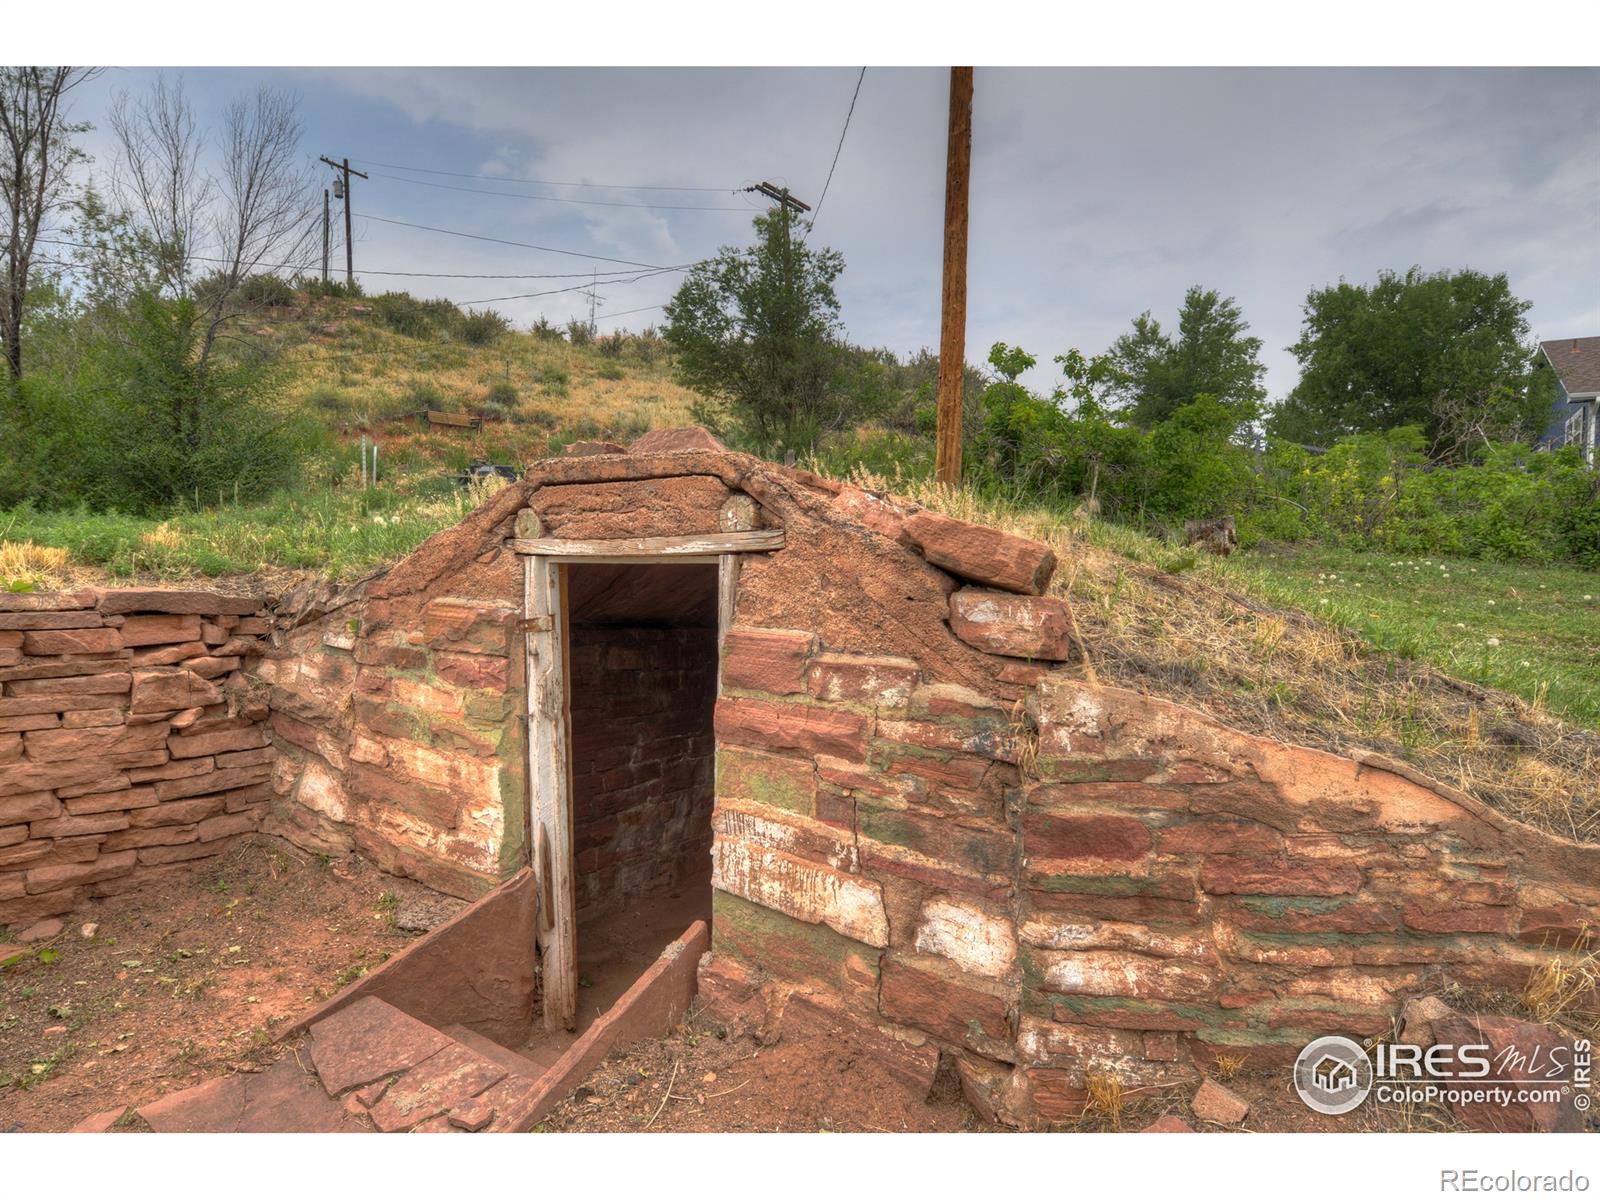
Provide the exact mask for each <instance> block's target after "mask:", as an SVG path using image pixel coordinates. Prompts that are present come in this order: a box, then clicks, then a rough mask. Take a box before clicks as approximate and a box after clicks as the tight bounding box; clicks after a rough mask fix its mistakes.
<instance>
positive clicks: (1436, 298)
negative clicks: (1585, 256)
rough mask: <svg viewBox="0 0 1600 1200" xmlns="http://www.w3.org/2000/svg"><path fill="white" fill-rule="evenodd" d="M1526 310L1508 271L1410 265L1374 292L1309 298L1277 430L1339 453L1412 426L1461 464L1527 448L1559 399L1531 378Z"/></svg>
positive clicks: (1273, 423) (1340, 291)
mask: <svg viewBox="0 0 1600 1200" xmlns="http://www.w3.org/2000/svg"><path fill="white" fill-rule="evenodd" d="M1528 307H1529V304H1528V302H1527V301H1525V300H1519V299H1518V298H1517V297H1516V296H1514V295H1513V294H1512V292H1511V287H1510V284H1509V283H1508V282H1507V280H1506V277H1505V275H1504V274H1499V275H1485V274H1483V273H1482V272H1479V271H1472V270H1461V271H1453V272H1452V271H1441V272H1438V273H1437V274H1431V275H1430V274H1427V273H1425V272H1423V271H1422V270H1421V268H1419V267H1412V268H1411V269H1410V270H1409V271H1407V272H1406V273H1405V274H1404V275H1400V274H1396V273H1395V272H1393V271H1384V272H1382V273H1380V274H1379V276H1378V280H1377V282H1376V283H1374V284H1371V285H1365V284H1354V283H1347V282H1344V281H1342V280H1341V281H1340V282H1339V283H1337V284H1334V285H1333V286H1331V287H1325V288H1316V289H1313V290H1312V291H1311V293H1310V294H1309V295H1307V297H1306V302H1305V308H1304V312H1305V316H1304V318H1303V322H1302V325H1301V330H1300V339H1299V340H1298V341H1297V342H1296V343H1295V344H1294V345H1293V346H1291V347H1289V349H1290V351H1291V352H1292V353H1293V354H1294V356H1295V358H1296V359H1298V360H1299V363H1300V382H1299V383H1298V384H1296V385H1295V388H1294V391H1292V392H1291V393H1290V394H1289V396H1288V397H1287V398H1286V399H1285V400H1284V402H1283V403H1282V404H1280V405H1279V406H1278V407H1277V409H1276V410H1275V411H1274V412H1273V414H1272V416H1271V418H1270V420H1269V423H1268V424H1269V428H1270V429H1271V430H1272V432H1274V433H1276V434H1278V435H1279V436H1281V437H1285V438H1288V439H1291V440H1293V441H1298V442H1304V443H1313V444H1317V445H1323V446H1327V445H1331V444H1332V443H1333V442H1335V441H1336V440H1338V439H1339V438H1341V437H1344V436H1346V435H1349V434H1353V433H1365V432H1369V431H1377V430H1387V429H1397V428H1399V427H1401V426H1404V425H1415V426H1417V427H1418V428H1420V429H1421V430H1422V431H1423V435H1424V437H1425V438H1426V439H1427V445H1428V453H1429V456H1430V457H1432V458H1434V459H1447V460H1458V459H1460V458H1461V457H1462V456H1464V455H1465V454H1466V453H1467V452H1468V451H1470V450H1471V449H1472V448H1473V447H1481V446H1484V445H1487V444H1488V443H1490V442H1495V441H1528V440H1531V439H1532V438H1534V437H1536V436H1538V434H1539V433H1540V432H1541V431H1542V430H1543V427H1544V423H1545V420H1546V419H1547V417H1548V415H1549V412H1550V406H1551V402H1552V400H1553V396H1552V387H1553V385H1552V384H1551V381H1550V380H1549V379H1548V378H1546V376H1547V375H1548V373H1547V372H1535V371H1534V370H1533V355H1534V350H1535V346H1534V344H1533V342H1532V339H1531V338H1530V336H1529V332H1528V323H1527V321H1526V320H1525V319H1524V317H1523V314H1524V313H1526V312H1527V310H1528Z"/></svg>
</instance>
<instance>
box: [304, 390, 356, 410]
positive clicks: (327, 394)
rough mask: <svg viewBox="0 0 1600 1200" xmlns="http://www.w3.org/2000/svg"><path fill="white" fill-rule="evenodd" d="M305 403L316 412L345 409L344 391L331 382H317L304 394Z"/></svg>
mask: <svg viewBox="0 0 1600 1200" xmlns="http://www.w3.org/2000/svg"><path fill="white" fill-rule="evenodd" d="M306 405H307V406H308V407H310V408H313V409H316V410H317V411H318V412H323V413H328V414H336V413H341V412H343V411H344V410H345V407H346V404H345V398H344V393H343V392H342V391H340V390H339V389H338V388H336V387H334V386H333V385H332V384H331V383H319V384H317V386H316V387H314V388H312V389H311V391H310V393H309V394H308V395H307V396H306Z"/></svg>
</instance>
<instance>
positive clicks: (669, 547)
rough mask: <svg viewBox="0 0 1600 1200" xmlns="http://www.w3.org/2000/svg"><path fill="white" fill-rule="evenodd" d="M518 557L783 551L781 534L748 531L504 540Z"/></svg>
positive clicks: (699, 554) (769, 531) (574, 557)
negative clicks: (641, 536)
mask: <svg viewBox="0 0 1600 1200" xmlns="http://www.w3.org/2000/svg"><path fill="white" fill-rule="evenodd" d="M506 545H507V546H509V547H510V548H511V549H512V550H515V551H516V552H517V553H518V554H538V555H543V556H546V557H549V558H554V559H565V558H572V559H579V558H581V559H606V558H611V559H629V558H655V557H669V556H670V557H673V558H682V557H693V556H716V555H722V554H752V553H759V552H761V551H765V550H782V549H783V530H781V529H751V530H745V531H741V532H735V533H692V534H687V535H684V536H681V537H648V538H604V539H596V540H584V539H581V538H507V539H506Z"/></svg>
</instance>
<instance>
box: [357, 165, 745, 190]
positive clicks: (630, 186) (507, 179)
mask: <svg viewBox="0 0 1600 1200" xmlns="http://www.w3.org/2000/svg"><path fill="white" fill-rule="evenodd" d="M355 161H356V162H358V163H366V164H367V166H369V167H388V168H389V169H390V170H391V171H416V172H418V173H420V174H423V175H448V176H450V177H451V178H453V179H490V180H497V181H500V182H503V183H531V184H533V185H535V186H536V187H574V188H604V189H606V190H609V191H623V192H731V191H733V190H734V189H733V188H726V187H688V186H683V187H680V186H677V185H674V184H666V183H559V182H557V181H556V180H553V179H518V178H516V177H515V176H512V175H475V174H473V173H472V172H470V171H439V170H435V169H434V168H432V167H408V166H405V165H404V164H403V163H385V162H375V161H373V160H372V159H370V158H358V159H356V160H355Z"/></svg>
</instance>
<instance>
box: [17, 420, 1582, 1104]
mask: <svg viewBox="0 0 1600 1200" xmlns="http://www.w3.org/2000/svg"><path fill="white" fill-rule="evenodd" d="M577 449H578V450H579V451H580V452H579V453H574V454H569V455H568V456H565V457H562V458H558V459H552V460H547V461H544V462H541V463H538V464H536V465H535V466H534V467H533V468H532V469H531V471H530V472H529V473H528V475H527V476H526V477H525V478H524V479H522V480H520V481H518V482H516V483H514V484H512V485H510V486H508V487H506V488H505V489H504V490H503V491H501V492H499V493H498V494H497V495H495V496H494V497H493V498H492V499H491V500H490V501H489V502H488V503H487V504H485V505H484V506H483V507H482V508H481V509H479V510H478V511H477V512H475V513H474V514H473V515H472V516H470V517H468V518H467V519H466V520H465V521H464V522H463V523H462V524H460V525H459V526H457V527H455V528H454V529H451V530H448V531H446V532H444V533H441V534H439V535H437V536H435V537H434V538H432V539H430V540H429V541H428V542H426V543H425V544H424V545H423V546H422V547H420V548H419V549H418V550H417V551H416V552H415V553H413V554H412V555H411V556H410V557H408V558H407V559H405V560H403V561H402V562H400V563H399V564H397V565H396V566H395V567H393V568H392V569H391V570H389V571H387V572H386V573H384V574H382V575H381V576H378V577H375V578H373V579H370V580H367V581H365V582H363V583H361V584H359V585H356V586H353V587H351V588H347V589H335V588H331V587H328V588H320V589H318V588H304V589H301V590H300V591H298V592H297V593H295V594H293V595H291V596H289V597H286V598H285V599H284V600H283V601H282V602H280V603H279V604H278V605H277V606H276V608H275V610H274V611H273V612H271V613H270V614H269V613H267V612H266V611H264V610H262V609H261V607H260V605H259V603H258V602H257V601H255V600H243V601H240V600H232V599H226V598H219V597H207V596H203V595H199V594H193V593H172V592H159V591H142V592H135V591H125V592H116V591H108V592H103V593H93V592H86V593H82V594H75V595H72V596H58V597H29V596H22V597H0V921H4V922H10V923H13V924H15V923H17V922H21V921H27V920H30V919H34V918H37V917H39V916H42V915H46V914H52V913H62V912H66V911H69V910H71V909H72V908H74V907H75V906H77V905H79V904H81V903H82V902H83V901H84V900H85V899H87V898H88V897H90V896H100V897H113V896H115V895H116V894H117V893H118V892H119V891H121V890H123V889H126V888H129V887H133V886H137V885H138V883H139V881H140V879H141V878H143V877H146V876H147V875H148V874H149V873H151V872H155V871H167V870H172V869H174V868H173V866H172V864H174V863H178V862H181V861H183V860H186V859H189V858H193V857H199V856H203V855H207V854H211V853H215V852H216V851H217V850H218V849H220V848H221V847H222V846H223V845H225V844H226V842H227V839H229V838H233V837H239V836H246V835H249V834H251V833H253V832H254V831H256V830H257V829H259V830H261V831H262V832H263V833H266V834H270V835H275V836H278V837H282V838H285V839H288V840H289V841H290V842H293V843H295V844H296V845H299V846H302V847H305V848H309V849H313V850H316V851H319V852H322V853H328V854H336V855H337V854H344V853H352V852H353V853H358V854H361V855H363V856H365V857H367V858H369V859H371V860H373V861H374V862H376V863H377V864H379V865H380V866H381V867H383V868H384V869H386V870H388V871H391V872H395V873H397V874H402V875H406V876H411V877H414V878H416V879H418V880H421V881H423V882H425V883H427V884H429V885H431V886H433V887H435V888H438V889H440V890H442V891H446V892H450V893H453V894H455V895H459V896H464V897H477V896H480V895H482V894H484V893H485V892H486V891H488V890H489V889H491V888H493V887H494V886H495V885H496V884H498V883H500V882H502V881H503V880H506V879H509V878H511V877H512V876H513V875H515V874H516V873H517V872H518V871H519V870H522V869H523V868H531V873H532V876H533V878H534V879H535V884H534V886H532V887H531V888H530V889H529V892H530V894H531V895H533V897H534V900H533V903H534V904H535V905H536V906H537V910H538V919H537V920H536V921H534V922H532V923H531V924H530V928H532V929H535V930H536V932H535V935H534V937H533V940H534V941H536V942H537V951H535V947H534V946H532V945H529V946H528V947H527V948H526V954H527V957H528V960H529V962H530V963H532V962H533V961H535V954H536V953H537V966H538V970H537V973H534V972H531V971H529V972H526V973H527V975H528V978H529V980H530V984H529V985H528V986H530V987H533V988H535V989H536V991H535V992H534V993H533V994H530V995H529V996H528V997H527V1001H528V1015H529V1016H530V1017H531V1018H532V1020H533V1021H534V1023H535V1024H537V1023H538V1021H539V1020H540V1017H541V1013H542V1019H543V1022H544V1024H545V1025H546V1026H548V1027H552V1028H554V1027H558V1026H560V1025H562V1024H570V1020H569V1018H568V1016H567V1014H568V1013H569V1012H570V1005H571V999H570V995H569V993H570V991H571V988H572V987H573V979H572V977H571V976H572V973H573V972H575V971H576V969H577V968H576V966H575V964H577V963H579V962H580V961H584V960H583V957H582V956H583V955H584V954H585V952H586V951H585V947H586V946H591V945H594V944H597V943H598V940H600V939H603V938H604V937H605V936H609V935H607V934H605V932H604V931H605V930H607V929H610V928H614V927H615V923H616V921H617V917H618V914H623V915H627V916H628V920H630V921H631V920H635V919H636V915H637V914H639V913H648V912H650V911H653V910H654V909H657V908H661V909H663V910H670V911H671V913H672V914H673V915H674V916H677V915H680V914H681V915H685V916H688V917H693V916H695V915H697V914H703V915H705V916H707V917H709V918H710V928H711V947H710V952H709V953H708V954H707V955H705V956H704V957H703V958H702V959H701V961H700V963H699V970H698V979H699V988H700V990H701V991H702V992H708V991H710V992H714V993H716V995H717V997H718V999H719V1003H720V1004H721V1005H723V1010H724V1011H726V1012H729V1013H739V1014H742V1015H743V1016H745V1017H747V1018H748V1020H749V1021H750V1023H751V1024H752V1026H754V1027H757V1028H760V1029H761V1030H762V1031H763V1033H764V1036H776V1035H777V1033H778V1031H780V1030H781V1027H782V1025H783V1024H784V1023H785V1022H786V1021H791V1020H803V1019H807V1018H808V1016H810V1017H817V1016H819V1015H820V1016H821V1017H825V1018H826V1019H827V1020H830V1021H833V1022H843V1023H848V1025H849V1026H850V1027H851V1029H852V1030H853V1031H854V1032H856V1033H857V1034H858V1035H859V1036H860V1037H861V1038H862V1039H864V1040H865V1041H867V1042H868V1043H869V1044H872V1045H874V1046H876V1047H878V1050H879V1052H880V1053H881V1055H882V1056H883V1058H884V1059H885V1060H886V1061H888V1062H890V1063H892V1064H894V1065H895V1068H896V1070H897V1072H899V1073H901V1074H902V1075H903V1076H904V1077H905V1078H906V1079H908V1080H914V1081H916V1082H917V1084H918V1085H919V1086H922V1085H927V1086H931V1084H932V1081H933V1077H934V1074H935V1072H936V1070H937V1069H938V1068H939V1066H940V1064H941V1061H942V1062H943V1063H944V1064H946V1065H947V1066H949V1067H951V1068H953V1069H954V1070H955V1071H956V1072H957V1073H958V1075H959V1078H960V1080H961V1083H962V1086H963V1089H964V1091H965V1092H966V1094H967V1096H968V1098H969V1099H970V1100H971V1101H972V1102H973V1103H974V1105H975V1106H976V1107H977V1108H978V1109H979V1110H980V1111H981V1112H983V1113H984V1114H986V1115H988V1116H990V1117H991V1118H993V1119H996V1120H999V1121H1003V1122H1007V1123H1010V1124H1014V1125H1019V1126H1023V1127H1037V1126H1042V1125H1049V1124H1051V1123H1055V1122H1060V1121H1065V1120H1070V1119H1072V1118H1074V1117H1075V1116H1077V1115H1078V1114H1079V1113H1080V1112H1081V1111H1082V1109H1083V1106H1084V1104H1085V1101H1086V1097H1087V1086H1088V1081H1089V1078H1090V1077H1091V1076H1093V1075H1097V1074H1098V1075H1110V1076H1115V1077H1116V1078H1118V1079H1120V1080H1121V1081H1122V1083H1123V1086H1124V1088H1125V1089H1126V1090H1128V1091H1133V1092H1136V1091H1137V1090H1138V1089H1140V1088H1154V1087H1162V1086H1168V1085H1172V1084H1175V1083H1181V1082H1188V1081H1193V1080H1195V1079H1196V1078H1197V1076H1198V1073H1199V1071H1201V1070H1202V1069H1204V1068H1206V1067H1207V1066H1209V1064H1210V1062H1211V1060H1212V1059H1214V1058H1215V1057H1216V1056H1218V1055H1224V1054H1225V1055H1230V1056H1233V1055H1243V1056H1245V1057H1246V1058H1247V1059H1249V1060H1251V1061H1254V1062H1278V1061H1288V1060H1292V1058H1293V1057H1294V1055H1295V1053H1296V1052H1297V1051H1298V1050H1299V1048H1300V1047H1301V1046H1303V1045H1305V1044H1306V1043H1307V1042H1308V1041H1310V1040H1311V1039H1313V1038H1315V1037H1318V1036H1322V1035H1324V1034H1331V1033H1343V1034H1348V1035H1350V1036H1353V1037H1357V1038H1367V1037H1370V1036H1372V1035H1374V1034H1378V1033H1381V1032H1383V1031H1385V1030H1387V1029H1389V1028H1390V1027H1391V1023H1392V1021H1393V1019H1394V1017H1395V1015H1396V1013H1397V1012H1398V1010H1399V1008H1400V1006H1401V1005H1402V1004H1403V1003H1404V1001H1405V1000H1406V999H1407V998H1409V997H1412V996H1415V995H1418V994H1421V993H1423V992H1425V991H1427V990H1429V989H1430V988H1436V987H1437V986H1438V984H1439V983H1440V982H1441V981H1442V980H1444V979H1449V980H1453V981H1456V982H1459V983H1462V984H1466V985H1469V986H1494V987H1503V988H1508V989H1511V990H1518V989H1520V987H1521V986H1522V983H1523V981H1524V980H1525V979H1526V978H1527V976H1528V973H1529V971H1530V970H1531V969H1532V968H1533V967H1535V966H1536V965H1538V964H1539V963H1541V962H1544V961H1547V960H1548V958H1549V957H1550V956H1552V955H1554V954H1557V953H1563V952H1568V951H1570V949H1571V948H1573V947H1580V946H1584V945H1588V944H1592V943H1591V942H1590V941H1589V940H1588V939H1589V938H1590V936H1591V935H1590V933H1589V932H1588V930H1590V929H1592V928H1594V927H1595V926H1597V925H1600V847H1597V846H1595V845H1589V844H1579V843H1575V842H1571V841H1566V840H1563V839H1561V838H1559V837H1555V836H1552V835H1549V834H1545V833H1542V832H1538V831H1535V830H1533V829H1530V828H1528V827H1526V826H1523V825H1521V824H1518V823H1517V822H1515V821H1513V820H1511V819H1510V818H1508V817H1506V816H1504V815H1502V814H1500V813H1498V812H1496V811H1494V810H1492V809H1490V808H1488V807H1486V806H1485V805H1483V804H1481V803H1479V802H1478V801H1476V800H1474V799H1472V798H1470V797H1468V796H1466V795H1464V794H1463V793H1461V792H1459V791H1457V790H1455V789H1452V788H1450V787H1448V786H1445V785H1443V784H1441V783H1438V782H1435V781H1433V780H1429V779H1427V778H1424V777H1421V776H1419V775H1417V774H1416V773H1415V772H1413V771H1411V770H1410V769H1409V768H1407V767H1405V766H1403V765H1401V764H1398V763H1395V762H1391V761H1387V760H1384V759H1381V758H1379V757H1377V756H1375V755H1370V754H1357V755H1354V756H1352V757H1341V756H1337V755H1334V754H1329V753H1325V752H1322V751H1318V750H1310V749H1305V748H1301V747H1296V746H1290V745H1284V744H1280V743H1276V742H1273V741H1270V740H1267V739H1264V738H1261V737H1256V736H1253V735H1249V734H1246V733H1243V732H1239V731H1236V730H1233V729H1229V728H1227V727H1225V726H1223V725H1221V724H1219V723H1218V722H1217V721H1215V720H1213V719H1211V718H1210V717H1207V716H1205V715H1202V714H1199V713H1196V712H1194V711H1191V710H1189V709H1186V708H1184V707H1182V706H1180V705H1176V704H1172V703H1168V702H1166V701H1163V700H1160V699H1158V698H1155V697H1151V696H1147V695H1141V694H1136V693H1133V692H1129V691H1125V690H1121V689H1117V688H1111V687H1103V686H1098V685H1095V684H1092V683H1088V682H1085V680H1084V679H1083V678H1082V673H1081V671H1079V670H1078V669H1077V668H1076V666H1075V663H1074V659H1075V658H1076V657H1077V656H1078V653H1079V652H1078V649H1077V647H1076V645H1075V632H1074V625H1073V622H1072V616H1071V611H1070V608H1069V603H1068V600H1067V599H1066V598H1064V597H1062V596H1060V595H1059V594H1056V593H1054V592H1052V591H1051V588H1050V584H1051V581H1052V578H1053V574H1054V570H1055V566H1056V564H1055V561H1054V556H1053V555H1052V553H1051V551H1050V550H1049V549H1048V548H1047V547H1045V546H1043V545H1041V544H1038V543H1035V542H1032V541H1029V540H1027V539H1024V538H1020V537H1016V536H1013V535H1010V534H1007V533H1004V532H1000V531H997V530H992V529H984V528H980V527H978V526H974V525H970V524H967V523H965V522H961V521H957V520H953V519H951V518H948V517H945V516H942V515H939V514H937V513H934V512H931V511H928V510H925V509H918V508H916V507H914V506H910V505H906V504H902V503H898V502H895V501H893V500H891V499H890V498H888V497H884V496H880V495H877V494H874V493H871V492H867V491H864V490H861V489H859V488H855V487H849V486H845V485H841V484H839V483H836V482H833V481H829V480H824V479H820V478H817V477H815V476H813V475H810V474H808V473H806V472H803V471H798V470H794V469H791V468H784V467H780V466H776V465H774V464H771V463H767V462H763V461H760V460H757V459H755V458H751V457H748V456H745V455H741V454H735V453H731V452H729V451H727V450H725V449H724V448H723V447H721V446H720V445H719V444H717V443H716V442H715V441H714V440H713V439H711V438H710V437H709V436H708V435H706V434H705V433H704V432H703V431H698V430H677V431H666V432H663V433H655V434H650V435H647V436H646V437H645V438H643V439H641V440H640V441H639V442H636V443H635V444H634V445H633V446H631V447H630V448H628V449H627V450H626V451H624V450H622V448H621V447H616V446H609V445H605V444H600V445H586V446H580V447H578V448H577ZM269 623H270V625H271V627H272V632H271V645H270V647H269V646H267V645H266V637H265V635H267V633H268V630H269ZM530 680H531V681H532V684H531V686H530ZM269 734H270V744H269ZM629 914H633V915H629ZM608 921H610V922H611V923H612V924H610V925H608V924H607V922H608ZM680 928H681V926H680ZM524 969H525V970H526V964H525V968H524ZM534 979H537V981H538V982H537V983H536V984H534V983H532V982H531V981H532V980H534ZM394 1002H395V1003H399V1001H398V1000H395V1001H394Z"/></svg>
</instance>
